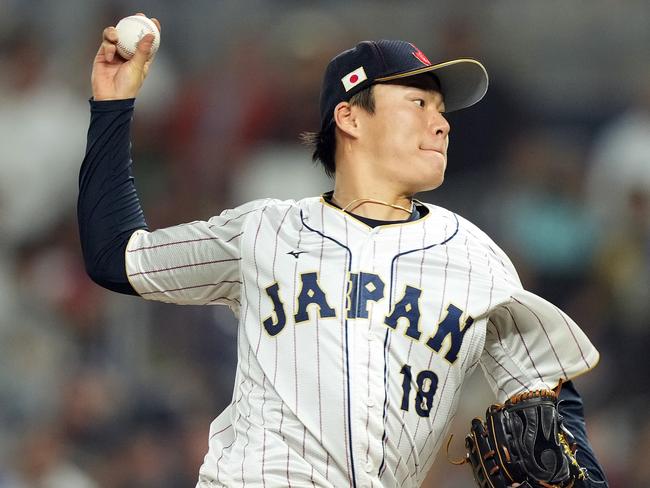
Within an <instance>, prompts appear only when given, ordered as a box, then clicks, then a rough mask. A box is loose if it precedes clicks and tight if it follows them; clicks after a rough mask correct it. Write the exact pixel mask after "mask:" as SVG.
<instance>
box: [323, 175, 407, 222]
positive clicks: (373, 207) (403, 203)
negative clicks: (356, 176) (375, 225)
mask: <svg viewBox="0 0 650 488" xmlns="http://www.w3.org/2000/svg"><path fill="white" fill-rule="evenodd" d="M341 180H342V181H341ZM332 201H333V203H335V204H336V205H338V206H339V207H341V208H342V209H344V210H345V211H347V212H350V213H353V214H355V215H360V216H362V217H368V218H370V219H374V220H404V219H406V218H408V217H409V216H410V215H411V213H412V211H413V206H412V204H413V200H412V198H411V197H409V196H406V195H397V194H394V193H391V192H388V191H385V190H384V191H381V190H380V188H378V187H377V186H374V185H369V184H368V183H367V182H366V183H365V184H363V185H355V184H353V183H352V182H351V181H349V180H346V179H342V178H337V179H336V181H335V183H334V192H333V194H332Z"/></svg>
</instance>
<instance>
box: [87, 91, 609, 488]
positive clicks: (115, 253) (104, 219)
mask: <svg viewBox="0 0 650 488" xmlns="http://www.w3.org/2000/svg"><path fill="white" fill-rule="evenodd" d="M134 102H135V100H134V99H128V100H114V101H100V102H97V101H93V100H91V101H90V107H91V118H90V127H89V129H88V142H87V147H86V155H85V157H84V160H83V163H82V165H81V170H80V173H79V199H78V207H77V217H78V221H79V235H80V238H81V247H82V251H83V256H84V262H85V265H86V271H87V272H88V274H89V275H90V277H91V278H92V279H93V281H95V282H96V283H97V284H99V285H101V286H102V287H104V288H107V289H109V290H113V291H116V292H119V293H124V294H129V295H137V292H136V291H135V290H134V289H133V287H132V286H131V284H130V283H129V280H128V278H127V275H126V263H125V257H124V253H125V251H126V246H127V244H128V241H129V238H130V237H131V234H133V232H135V231H136V230H138V229H147V223H146V221H145V218H144V212H143V211H142V207H141V205H140V200H139V198H138V194H137V191H136V188H135V184H134V179H133V174H132V172H131V166H132V161H131V154H130V153H131V143H130V129H131V120H132V118H133V109H134ZM366 223H368V224H369V225H375V224H376V225H381V224H382V223H383V222H381V221H370V220H367V221H366ZM560 400H561V401H560V403H559V405H558V410H559V412H560V414H561V415H562V416H563V417H564V422H565V424H566V426H567V428H568V429H569V430H570V431H571V433H572V434H573V435H574V436H575V438H576V441H577V444H578V453H577V458H578V462H579V463H580V465H581V466H583V467H585V468H587V470H588V471H589V474H590V477H591V479H592V480H594V481H595V483H594V482H589V483H588V484H587V483H583V482H579V483H576V485H575V486H576V488H592V487H599V488H606V487H607V483H606V482H605V481H604V480H605V476H604V474H603V470H602V468H601V467H600V465H599V464H598V461H597V459H596V456H595V454H594V452H593V449H592V448H591V445H590V444H589V439H588V438H587V431H586V427H585V420H584V412H583V406H582V398H581V397H580V395H579V394H578V392H577V391H576V389H575V386H574V385H573V383H572V382H570V381H569V382H567V383H565V384H564V385H563V386H562V390H561V392H560ZM580 483H582V484H580Z"/></svg>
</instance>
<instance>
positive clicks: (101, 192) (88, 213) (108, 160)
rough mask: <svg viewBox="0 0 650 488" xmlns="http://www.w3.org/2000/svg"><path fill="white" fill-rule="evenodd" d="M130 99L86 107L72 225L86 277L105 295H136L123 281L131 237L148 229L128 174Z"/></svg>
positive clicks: (129, 173)
mask: <svg viewBox="0 0 650 488" xmlns="http://www.w3.org/2000/svg"><path fill="white" fill-rule="evenodd" d="M134 102H135V100H134V99H128V100H114V101H99V102H98V101H93V100H91V101H90V107H91V117H90V126H89V128H88V141H87V145H86V156H85V157H84V160H83V163H82V165H81V170H80V172H79V198H78V201H77V219H78V222H79V236H80V239H81V249H82V252H83V256H84V262H85V265H86V271H87V272H88V275H89V276H90V277H91V278H92V279H93V281H95V282H96V283H97V284H99V285H101V286H103V287H104V288H108V289H109V290H113V291H117V292H119V293H125V294H129V295H137V293H136V291H135V290H134V289H133V287H132V286H131V284H130V283H129V280H128V278H127V276H126V266H125V258H124V252H125V250H126V245H127V243H128V241H129V238H130V237H131V234H133V232H135V231H136V230H138V229H146V228H147V223H146V221H145V218H144V212H143V211H142V207H141V206H140V200H139V198H138V194H137V192H136V189H135V184H134V182H133V175H132V173H131V164H132V163H131V154H130V152H131V144H130V128H131V119H132V117H133V107H134Z"/></svg>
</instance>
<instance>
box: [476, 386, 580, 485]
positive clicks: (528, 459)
mask: <svg viewBox="0 0 650 488" xmlns="http://www.w3.org/2000/svg"><path fill="white" fill-rule="evenodd" d="M465 447H466V448H467V458H466V460H465V462H467V463H468V464H471V466H472V472H473V474H474V479H475V480H476V483H477V484H478V486H479V487H480V488H509V487H517V486H518V487H522V488H570V487H572V486H573V485H574V483H575V482H576V480H578V479H585V471H584V470H583V469H582V468H580V466H579V465H578V462H577V461H576V458H575V442H574V439H573V436H572V435H571V434H570V433H569V431H568V430H566V429H565V428H564V426H563V425H562V418H561V417H560V415H559V413H558V411H557V394H556V393H555V392H554V391H552V390H537V391H531V392H526V393H521V394H519V395H515V396H514V397H512V398H511V399H510V400H508V401H507V402H506V403H505V404H503V405H501V404H497V405H492V406H490V407H489V408H488V409H487V412H486V414H485V424H484V423H483V422H482V420H481V419H474V420H472V427H471V430H470V433H469V434H468V435H467V437H466V438H465Z"/></svg>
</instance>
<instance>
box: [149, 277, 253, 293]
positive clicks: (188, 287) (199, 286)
mask: <svg viewBox="0 0 650 488" xmlns="http://www.w3.org/2000/svg"><path fill="white" fill-rule="evenodd" d="M222 283H239V284H241V281H239V280H224V281H220V282H219V283H205V284H202V285H192V286H181V287H180V288H170V289H169V290H155V291H145V292H143V293H140V296H142V295H151V294H153V293H168V292H171V291H181V290H191V289H194V288H203V287H206V286H219V285H221V284H222Z"/></svg>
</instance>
